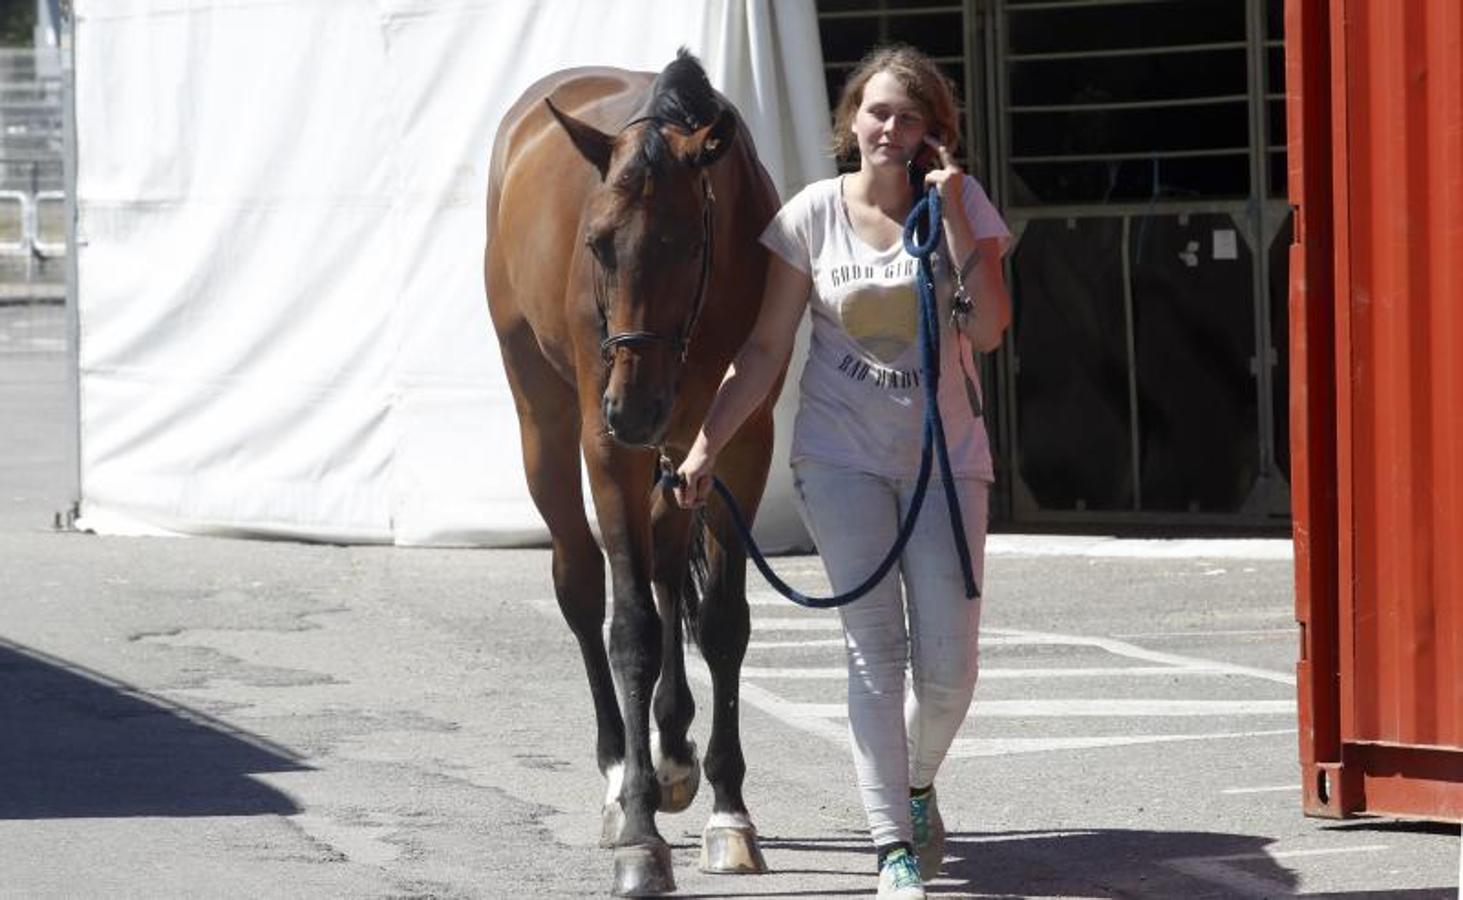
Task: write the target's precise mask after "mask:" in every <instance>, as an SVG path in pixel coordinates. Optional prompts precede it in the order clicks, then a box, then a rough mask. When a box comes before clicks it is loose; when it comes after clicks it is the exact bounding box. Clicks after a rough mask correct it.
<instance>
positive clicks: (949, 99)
mask: <svg viewBox="0 0 1463 900" xmlns="http://www.w3.org/2000/svg"><path fill="white" fill-rule="evenodd" d="M880 72H888V73H889V74H890V75H893V76H894V78H895V80H897V81H898V82H899V83H900V84H901V85H903V86H904V91H905V93H907V94H909V99H911V100H913V101H914V102H915V103H917V104H919V107H920V112H921V113H923V114H924V117H925V119H926V120H927V121H928V122H929V123H930V128H929V130H930V132H931V133H935V134H938V135H939V136H940V140H941V142H942V143H944V144H945V146H947V147H949V148H950V153H951V154H952V155H953V154H954V153H955V152H956V149H957V148H958V147H959V145H960V104H959V101H957V100H956V94H955V85H954V84H952V83H951V81H950V79H949V78H947V77H946V76H945V73H944V72H941V71H940V67H939V66H937V65H935V63H934V62H933V61H931V59H930V58H929V57H928V56H925V55H924V54H923V53H921V52H920V51H918V50H916V49H914V48H913V47H911V46H909V45H908V44H886V45H884V46H880V47H875V48H874V49H872V50H870V51H869V52H868V54H866V55H865V56H864V58H863V59H862V60H860V61H859V64H858V65H857V66H856V67H855V68H854V70H853V71H852V72H850V73H849V74H848V79H847V80H846V81H844V82H843V92H842V94H840V95H839V97H838V104H837V105H836V106H834V108H833V155H834V156H835V157H837V158H838V159H840V160H850V159H855V158H857V157H858V139H857V138H855V137H854V135H853V131H852V130H851V129H852V127H853V118H854V116H855V115H857V114H858V109H859V105H860V104H862V103H863V100H864V85H866V84H868V83H869V79H870V78H873V77H874V76H875V75H877V74H878V73H880Z"/></svg>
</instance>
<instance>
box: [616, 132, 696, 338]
mask: <svg viewBox="0 0 1463 900" xmlns="http://www.w3.org/2000/svg"><path fill="white" fill-rule="evenodd" d="M639 121H644V120H642V119H634V120H632V121H631V122H629V123H628V124H627V125H626V127H627V128H628V127H629V126H630V125H633V124H635V123H636V122H639ZM701 199H702V203H701V234H702V237H703V238H704V240H703V241H702V243H701V278H700V280H699V282H698V283H697V285H696V297H695V300H694V301H693V303H692V305H691V314H690V315H689V316H688V317H687V318H686V321H685V324H683V325H682V326H681V331H680V333H679V334H677V335H674V336H670V335H664V334H657V333H655V332H654V331H621V332H617V333H615V334H610V333H609V328H610V325H609V310H608V309H607V306H608V300H607V299H606V301H605V302H604V303H601V302H600V300H599V298H598V297H596V298H595V306H596V308H597V309H598V310H599V329H600V334H601V335H603V338H601V340H600V342H599V352H600V356H601V357H602V358H603V359H604V361H605V365H610V364H611V363H612V362H613V361H614V356H615V349H616V348H617V347H623V346H629V345H633V344H669V345H671V346H672V347H673V348H675V351H676V354H677V356H679V357H680V360H681V361H682V362H685V361H686V353H687V352H688V351H689V350H690V349H691V330H692V329H694V328H695V327H696V320H697V319H699V318H701V308H702V307H703V306H704V305H705V304H706V285H707V283H708V282H709V281H710V280H711V251H712V236H713V235H714V234H715V231H714V229H713V228H712V214H713V212H714V211H715V207H716V194H715V193H713V192H712V190H711V176H710V175H708V174H707V173H706V171H705V170H704V169H703V170H702V172H701Z"/></svg>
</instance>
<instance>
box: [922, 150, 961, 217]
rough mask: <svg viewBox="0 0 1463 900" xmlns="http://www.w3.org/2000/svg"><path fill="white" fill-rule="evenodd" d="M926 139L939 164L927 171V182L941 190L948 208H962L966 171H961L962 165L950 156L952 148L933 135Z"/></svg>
mask: <svg viewBox="0 0 1463 900" xmlns="http://www.w3.org/2000/svg"><path fill="white" fill-rule="evenodd" d="M924 141H925V143H926V144H927V145H929V148H930V149H931V150H933V151H935V156H936V158H937V159H938V160H939V165H938V166H937V167H935V168H932V169H930V171H929V172H927V173H925V184H926V185H933V186H934V187H935V188H937V189H938V190H939V191H940V200H941V202H943V203H944V204H945V208H946V209H960V208H961V204H962V201H963V200H964V192H965V173H964V172H962V171H960V166H959V165H958V164H956V162H955V160H954V159H953V158H952V157H951V156H950V148H949V147H946V146H945V145H944V144H942V143H940V142H939V141H937V140H935V138H934V137H933V136H932V135H928V134H927V135H925V137H924Z"/></svg>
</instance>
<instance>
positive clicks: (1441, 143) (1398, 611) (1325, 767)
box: [1285, 0, 1463, 820]
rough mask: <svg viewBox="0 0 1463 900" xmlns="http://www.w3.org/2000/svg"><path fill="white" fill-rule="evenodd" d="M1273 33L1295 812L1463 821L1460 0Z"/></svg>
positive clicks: (1289, 22)
mask: <svg viewBox="0 0 1463 900" xmlns="http://www.w3.org/2000/svg"><path fill="white" fill-rule="evenodd" d="M1285 29H1286V37H1285V45H1286V46H1285V54H1286V92H1287V121H1288V135H1289V137H1288V141H1289V166H1290V171H1289V181H1290V198H1291V202H1292V203H1293V204H1294V205H1295V207H1296V216H1295V241H1294V244H1293V245H1292V247H1291V255H1290V316H1291V372H1290V384H1291V409H1290V415H1291V454H1292V455H1291V459H1292V482H1291V487H1292V502H1293V516H1294V525H1295V566H1296V618H1297V619H1298V621H1299V622H1300V624H1301V660H1300V662H1299V665H1298V669H1297V676H1298V678H1297V686H1298V692H1299V706H1300V753H1301V765H1302V770H1303V776H1304V778H1303V784H1304V808H1305V811H1306V812H1307V813H1308V814H1311V815H1318V816H1338V817H1339V816H1346V815H1351V814H1356V813H1376V814H1386V815H1397V816H1416V817H1427V818H1438V819H1455V820H1456V819H1463V2H1459V0H1385V2H1383V0H1287V2H1286V12H1285Z"/></svg>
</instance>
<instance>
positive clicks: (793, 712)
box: [534, 599, 1295, 757]
mask: <svg viewBox="0 0 1463 900" xmlns="http://www.w3.org/2000/svg"><path fill="white" fill-rule="evenodd" d="M534 605H535V606H537V607H538V608H539V609H540V610H541V611H542V612H543V613H544V614H545V615H548V616H551V617H554V618H558V617H559V612H558V608H557V604H556V603H555V602H553V601H552V600H551V599H541V600H539V601H538V602H537V603H535V604H534ZM753 628H754V629H758V630H761V631H784V632H801V633H816V632H825V633H826V632H830V631H840V630H841V626H840V624H839V623H838V621H837V620H836V619H834V618H832V617H827V616H824V617H819V618H813V617H801V618H788V617H781V618H770V619H760V620H754V622H753ZM981 641H982V644H983V645H1005V646H1070V647H1091V648H1096V649H1100V650H1104V651H1106V652H1108V653H1111V654H1113V655H1115V656H1119V657H1126V658H1129V659H1135V660H1140V661H1143V662H1148V663H1154V664H1155V665H1149V666H1130V667H1126V669H1127V671H1124V667H1120V666H1114V667H1099V668H1097V669H1095V670H1093V671H1090V672H1088V671H1085V670H1084V669H1081V668H1065V669H1064V668H1056V669H1046V670H1040V669H1032V670H1024V669H1009V668H1006V669H987V670H986V671H985V672H984V673H983V675H984V677H995V678H1066V677H1078V676H1079V674H1080V677H1089V678H1090V677H1096V676H1099V675H1101V676H1109V675H1112V676H1121V675H1133V674H1134V673H1135V672H1141V673H1142V675H1140V676H1137V677H1151V676H1153V675H1166V674H1172V675H1201V674H1202V675H1241V676H1245V677H1249V678H1255V679H1258V680H1262V681H1269V682H1275V683H1281V684H1289V685H1293V684H1294V683H1295V679H1294V677H1293V676H1289V675H1286V674H1285V673H1281V672H1271V671H1269V670H1266V669H1258V668H1254V667H1250V666H1239V665H1232V664H1229V663H1223V662H1217V661H1214V660H1209V659H1201V658H1198V657H1191V656H1183V655H1180V654H1175V653H1159V652H1156V651H1152V650H1147V649H1145V648H1143V647H1139V646H1136V645H1134V644H1129V643H1126V642H1124V641H1119V640H1114V639H1112V638H1102V637H1089V636H1084V635H1070V634H1056V633H1050V632H1038V631H1025V630H1020V629H1009V628H986V629H983V630H982V636H981ZM842 644H843V640H842V638H841V637H836V638H835V637H829V638H802V639H794V640H791V641H753V642H750V643H749V645H748V649H766V650H770V649H783V648H803V647H834V646H842ZM997 672H999V673H1003V674H994V673H997ZM835 673H836V674H835ZM1036 673H1041V674H1036ZM744 674H746V675H747V676H748V678H746V679H745V680H743V682H742V685H741V699H742V700H743V701H744V702H745V703H747V704H748V705H750V706H751V707H753V708H755V709H758V710H760V711H762V712H765V713H767V714H769V715H771V716H773V717H774V718H776V719H778V720H779V721H781V722H783V723H784V724H787V725H789V726H790V727H793V728H795V729H797V730H799V731H803V732H806V733H808V734H813V735H816V736H818V737H820V738H823V739H824V740H827V741H829V742H830V743H832V744H834V745H835V746H837V747H839V748H842V747H843V746H845V745H846V743H847V740H848V736H847V734H848V732H847V729H848V726H847V716H848V708H847V705H846V704H845V703H842V702H838V703H808V702H797V701H791V700H787V699H785V698H783V697H781V696H779V695H778V694H777V693H775V692H773V691H771V690H769V689H768V688H767V687H765V686H763V685H764V684H765V683H766V682H767V681H772V680H776V679H779V678H788V679H802V680H808V679H820V680H827V681H834V680H839V679H842V678H843V677H845V676H844V675H843V670H842V669H841V668H840V667H828V666H821V667H806V668H803V669H794V668H792V667H783V668H774V667H756V666H751V667H746V668H745V669H744ZM687 675H688V676H689V677H690V679H691V680H692V681H694V682H696V683H697V684H699V685H701V686H702V687H705V688H709V687H710V686H711V677H710V674H709V672H707V671H706V669H705V667H704V666H699V665H692V666H687ZM759 680H760V681H762V684H759V683H757V682H758V681H759ZM1294 711H1295V706H1294V701H1293V700H1156V699H1139V700H1133V699H1103V698H1097V699H1087V698H1083V699H1064V700H1000V701H978V702H977V703H976V704H975V707H974V710H973V715H974V716H977V717H982V718H1034V717H1046V718H1097V717H1105V718H1114V717H1118V718H1121V717H1127V718H1148V717H1164V718H1171V717H1212V716H1230V717H1233V716H1271V715H1293V714H1294ZM1293 733H1295V729H1293V728H1286V729H1280V730H1273V729H1271V730H1245V731H1225V732H1218V733H1209V734H1180V735H1175V734H1139V735H1123V736H1073V737H1050V738H1011V739H999V738H966V739H957V740H956V742H955V745H954V746H953V747H952V748H951V755H953V756H957V757H969V756H1003V755H1011V754H1017V753H1035V752H1044V751H1051V750H1080V749H1097V748H1101V747H1113V746H1132V745H1136V744H1148V743H1169V742H1175V741H1200V740H1210V739H1216V740H1218V739H1238V738H1254V737H1262V736H1268V735H1277V734H1293Z"/></svg>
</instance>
